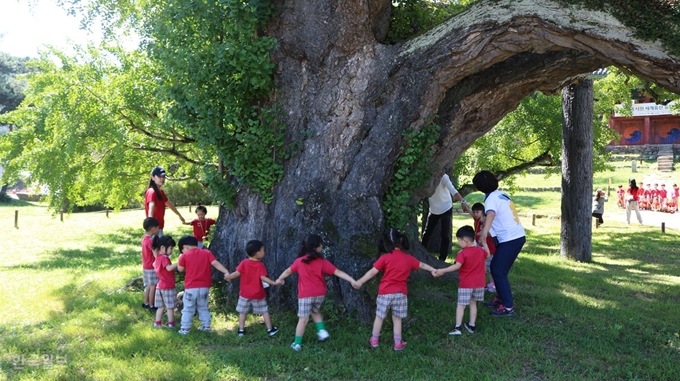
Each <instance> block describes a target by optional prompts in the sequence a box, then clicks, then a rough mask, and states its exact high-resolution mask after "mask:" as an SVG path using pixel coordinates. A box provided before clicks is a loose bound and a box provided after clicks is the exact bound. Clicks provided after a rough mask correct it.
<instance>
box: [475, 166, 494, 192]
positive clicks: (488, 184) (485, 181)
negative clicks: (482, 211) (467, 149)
mask: <svg viewBox="0 0 680 381" xmlns="http://www.w3.org/2000/svg"><path fill="white" fill-rule="evenodd" d="M472 183H473V184H474V185H475V187H477V190H478V191H480V192H482V193H486V194H489V193H491V192H493V191H495V190H496V189H498V179H497V178H496V176H494V174H493V173H491V172H489V171H479V172H478V173H477V174H476V175H475V177H473V178H472Z"/></svg>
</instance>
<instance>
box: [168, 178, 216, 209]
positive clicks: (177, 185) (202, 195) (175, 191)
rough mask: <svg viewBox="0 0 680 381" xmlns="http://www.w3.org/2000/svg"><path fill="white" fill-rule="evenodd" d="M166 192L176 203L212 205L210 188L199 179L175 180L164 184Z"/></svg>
mask: <svg viewBox="0 0 680 381" xmlns="http://www.w3.org/2000/svg"><path fill="white" fill-rule="evenodd" d="M163 190H164V191H165V194H167V195H168V198H169V199H170V201H172V203H173V204H175V205H189V204H192V205H196V204H201V205H211V204H212V203H213V199H212V198H211V197H210V190H209V189H208V188H207V187H205V186H203V185H202V184H201V183H199V182H198V181H175V182H171V183H168V184H166V185H165V186H163Z"/></svg>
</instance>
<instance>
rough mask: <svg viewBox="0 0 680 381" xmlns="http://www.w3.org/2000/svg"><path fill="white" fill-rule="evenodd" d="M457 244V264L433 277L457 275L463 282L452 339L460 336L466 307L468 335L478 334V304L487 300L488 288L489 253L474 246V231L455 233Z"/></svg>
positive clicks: (459, 292) (469, 227)
mask: <svg viewBox="0 0 680 381" xmlns="http://www.w3.org/2000/svg"><path fill="white" fill-rule="evenodd" d="M456 238H458V244H459V245H460V247H461V248H462V250H461V251H459V252H458V255H457V256H456V262H455V263H454V264H453V265H451V266H449V267H447V268H444V269H439V270H435V271H434V273H433V275H434V276H441V275H442V274H445V273H448V272H451V271H458V276H459V278H460V282H459V284H458V305H457V307H456V326H455V327H454V328H453V331H451V332H449V335H452V336H459V335H461V325H462V324H463V315H464V314H465V307H467V306H468V305H469V306H470V321H469V322H468V323H467V324H465V329H466V330H467V331H468V332H469V333H474V332H475V328H476V326H475V321H476V320H477V301H483V300H484V286H485V284H486V279H485V277H486V273H485V270H486V266H485V264H486V258H487V257H488V256H489V253H488V252H487V251H486V250H485V249H483V248H481V247H479V246H475V229H474V228H473V227H472V226H469V225H466V226H463V227H461V228H460V229H458V231H457V232H456Z"/></svg>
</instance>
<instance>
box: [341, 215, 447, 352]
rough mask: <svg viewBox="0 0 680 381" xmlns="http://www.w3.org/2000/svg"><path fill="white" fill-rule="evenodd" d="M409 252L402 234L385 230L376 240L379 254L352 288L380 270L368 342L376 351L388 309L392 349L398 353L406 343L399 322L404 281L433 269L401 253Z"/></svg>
mask: <svg viewBox="0 0 680 381" xmlns="http://www.w3.org/2000/svg"><path fill="white" fill-rule="evenodd" d="M408 249H409V242H408V239H407V238H406V236H405V235H404V234H402V233H401V232H400V231H399V230H397V229H395V228H391V229H389V230H388V231H387V232H386V233H385V235H384V237H383V238H382V239H381V240H380V243H379V250H380V252H382V253H386V254H383V255H382V256H380V258H378V260H377V261H376V262H375V264H374V265H373V268H371V269H370V270H368V272H367V273H366V274H365V275H364V276H363V277H361V279H359V280H358V281H356V282H353V283H352V286H353V287H354V288H356V289H359V288H361V286H362V285H363V284H364V283H366V282H367V281H368V280H370V279H371V278H373V277H374V276H376V275H377V274H378V273H379V272H380V271H384V272H385V274H384V275H383V277H382V279H381V280H380V286H379V288H378V299H377V308H376V311H375V321H374V322H373V332H372V334H371V338H370V339H369V343H370V345H371V347H373V348H377V347H378V343H379V339H380V330H381V329H382V324H383V320H385V318H386V317H387V311H389V310H392V323H393V326H394V347H393V348H394V350H395V351H400V350H402V349H404V347H405V346H406V342H405V341H403V340H402V337H401V321H402V319H404V318H405V317H406V316H407V313H408V297H407V294H408V290H407V287H406V281H407V280H408V277H409V275H410V274H411V271H412V270H418V269H421V270H427V271H430V272H432V274H433V275H434V274H435V271H436V270H435V269H434V268H432V267H431V266H430V265H427V264H425V263H423V262H420V261H419V260H417V259H416V258H414V257H412V256H411V255H409V254H407V253H405V252H404V251H406V250H408Z"/></svg>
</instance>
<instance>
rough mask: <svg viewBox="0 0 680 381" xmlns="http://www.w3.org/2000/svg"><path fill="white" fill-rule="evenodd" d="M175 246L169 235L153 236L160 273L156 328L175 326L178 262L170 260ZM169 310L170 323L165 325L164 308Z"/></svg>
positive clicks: (156, 265)
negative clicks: (176, 270)
mask: <svg viewBox="0 0 680 381" xmlns="http://www.w3.org/2000/svg"><path fill="white" fill-rule="evenodd" d="M173 247H175V240H174V239H172V237H170V236H169V235H164V236H162V237H159V236H155V237H154V238H153V249H154V251H155V252H156V260H155V261H154V262H153V268H154V270H155V271H156V275H158V285H157V287H156V299H155V300H156V308H158V310H156V321H155V322H154V324H153V327H154V328H159V327H163V328H174V327H175V306H176V305H177V290H176V289H175V269H177V264H176V263H175V264H173V263H172V262H171V261H170V256H171V255H172V248H173ZM164 308H165V310H166V311H167V315H168V325H167V326H164V325H163V322H162V319H163V309H164Z"/></svg>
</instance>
